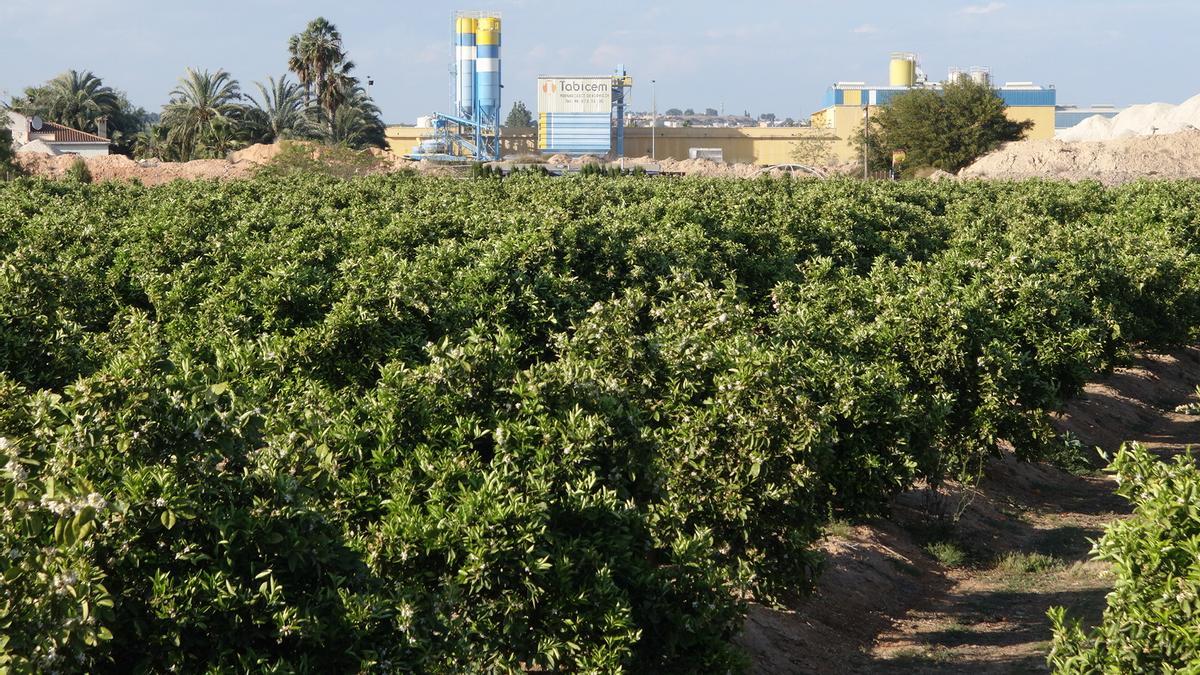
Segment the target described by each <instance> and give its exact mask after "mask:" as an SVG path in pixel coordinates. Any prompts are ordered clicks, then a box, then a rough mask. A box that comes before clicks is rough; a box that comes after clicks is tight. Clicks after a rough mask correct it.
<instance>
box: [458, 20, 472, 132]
mask: <svg viewBox="0 0 1200 675" xmlns="http://www.w3.org/2000/svg"><path fill="white" fill-rule="evenodd" d="M475 30H476V21H475V18H474V17H471V16H465V15H462V14H460V15H459V16H458V17H456V20H455V22H454V32H455V36H454V37H455V39H454V44H455V55H454V59H455V64H454V65H455V68H454V73H455V80H456V85H455V87H454V92H455V93H454V103H455V107H456V108H457V109H458V110H457V111H456V112H457V114H458V116H459V117H462V118H464V119H471V118H472V116H473V114H474V112H475V67H476V66H475V62H476V50H477V47H476V39H477V38H476V33H475Z"/></svg>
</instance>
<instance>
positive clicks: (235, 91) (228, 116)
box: [162, 68, 244, 160]
mask: <svg viewBox="0 0 1200 675" xmlns="http://www.w3.org/2000/svg"><path fill="white" fill-rule="evenodd" d="M241 98H242V93H241V90H240V88H239V86H238V82H237V80H235V79H233V77H232V76H231V75H230V74H229V73H227V72H225V71H224V70H220V69H218V70H217V72H215V73H210V72H208V71H207V70H205V71H204V72H200V71H196V70H193V69H191V68H188V69H187V73H186V74H185V75H184V76H183V77H182V78H180V80H179V84H178V85H177V86H176V87H175V89H173V90H171V101H170V102H169V103H167V105H166V106H164V107H163V114H162V125H163V127H164V128H166V130H167V142H168V143H169V144H170V145H172V146H174V148H175V149H176V150H177V154H178V155H179V156H180V157H181V158H182V159H185V160H186V159H197V158H200V157H220V156H222V155H224V154H225V153H226V152H228V151H229V150H231V149H233V148H232V146H233V145H234V144H235V138H234V136H233V135H232V134H233V132H234V131H236V130H237V128H238V124H239V122H240V121H241V118H242V115H243V112H244V108H243V106H242V105H241V104H240V103H239V101H240V100H241Z"/></svg>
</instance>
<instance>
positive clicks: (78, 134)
mask: <svg viewBox="0 0 1200 675" xmlns="http://www.w3.org/2000/svg"><path fill="white" fill-rule="evenodd" d="M29 131H30V133H33V134H45V133H53V134H54V141H53V142H55V143H104V144H105V145H107V144H108V139H107V138H104V137H103V136H97V135H96V134H89V133H88V132H86V131H80V130H78V129H72V128H71V127H64V126H63V125H61V124H55V123H54V122H42V128H41V129H40V130H37V131H35V130H34V129H33V128H32V127H30V129H29Z"/></svg>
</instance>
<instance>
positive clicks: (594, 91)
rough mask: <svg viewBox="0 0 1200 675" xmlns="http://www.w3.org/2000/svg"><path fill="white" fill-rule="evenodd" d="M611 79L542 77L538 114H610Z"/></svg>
mask: <svg viewBox="0 0 1200 675" xmlns="http://www.w3.org/2000/svg"><path fill="white" fill-rule="evenodd" d="M612 106H613V103H612V76H611V75H605V76H602V77H539V78H538V112H539V113H608V112H611V111H612Z"/></svg>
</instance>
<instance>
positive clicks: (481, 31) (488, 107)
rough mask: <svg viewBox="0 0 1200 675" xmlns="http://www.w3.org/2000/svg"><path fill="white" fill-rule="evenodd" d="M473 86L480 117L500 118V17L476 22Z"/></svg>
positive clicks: (486, 17)
mask: <svg viewBox="0 0 1200 675" xmlns="http://www.w3.org/2000/svg"><path fill="white" fill-rule="evenodd" d="M475 44H476V47H475V50H476V52H475V69H476V72H475V86H476V96H477V97H478V98H477V100H478V102H479V115H480V118H481V119H485V120H486V119H495V120H498V119H499V118H500V17H499V16H483V17H480V18H479V20H478V21H477V22H476V32H475Z"/></svg>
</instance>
